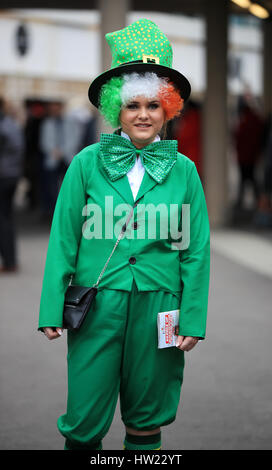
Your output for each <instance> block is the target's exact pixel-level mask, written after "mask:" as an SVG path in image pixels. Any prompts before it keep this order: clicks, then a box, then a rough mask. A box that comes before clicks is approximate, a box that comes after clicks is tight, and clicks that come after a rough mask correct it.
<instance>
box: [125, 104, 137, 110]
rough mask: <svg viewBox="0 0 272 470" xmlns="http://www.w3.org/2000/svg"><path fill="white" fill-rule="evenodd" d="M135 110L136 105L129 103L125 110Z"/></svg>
mask: <svg viewBox="0 0 272 470" xmlns="http://www.w3.org/2000/svg"><path fill="white" fill-rule="evenodd" d="M136 108H137V104H134V103H131V104H128V105H127V109H136Z"/></svg>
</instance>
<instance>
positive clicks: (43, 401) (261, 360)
mask: <svg viewBox="0 0 272 470" xmlns="http://www.w3.org/2000/svg"><path fill="white" fill-rule="evenodd" d="M245 235H246V232H245ZM241 236H243V234H240V237H241ZM217 239H219V243H216V241H217ZM262 240H263V238H262V237H260V239H259V241H260V244H261V243H262ZM266 240H268V242H269V243H271V249H272V241H271V242H270V240H271V239H270V238H269V237H266ZM240 242H241V240H240ZM47 243H48V230H47V229H46V227H44V228H41V229H35V228H33V229H30V230H24V227H22V229H21V231H20V232H19V237H18V249H19V259H20V266H21V271H20V273H18V274H9V275H3V274H0V298H1V303H0V305H1V307H0V308H1V317H0V318H1V320H0V322H1V323H0V324H1V329H0V353H1V369H0V407H1V410H0V416H1V426H0V449H5V450H6V449H14V450H15V449H16V450H18V449H20V450H21V449H22V450H26V449H31V450H38V449H63V438H62V436H61V435H60V434H59V433H58V430H57V427H56V420H57V418H58V416H59V415H60V414H62V413H63V412H64V411H65V405H66V378H67V376H66V333H65V334H64V335H63V337H61V338H60V339H58V340H55V341H48V340H47V339H46V338H45V337H44V336H43V334H42V333H39V332H37V330H36V329H37V321H38V310H39V297H40V291H41V285H42V275H43V266H44V262H45V256H46V249H47ZM224 243H226V244H229V243H230V239H229V238H225V237H224V233H223V236H222V232H221V233H219V234H217V233H216V232H215V233H213V244H214V249H213V250H212V270H211V289H210V302H209V315H208V327H207V338H206V340H205V341H203V342H202V343H200V344H198V345H197V346H196V348H195V349H194V350H192V351H191V352H189V353H186V366H185V375H184V384H183V387H182V391H181V400H180V406H179V410H178V414H177V418H176V421H175V422H174V423H172V424H171V425H169V426H166V427H164V428H162V438H163V449H168V450H171V449H174V450H176V449H179V450H180V449H182V450H187V449H200V450H202V449H203V450H207V449H215V450H217V449H218V450H222V449H242V450H247V449H271V448H272V424H271V423H272V401H271V398H272V374H271V362H272V361H271V359H272V357H271V356H272V355H271V327H272V315H271V313H272V312H271V304H272V302H271V275H270V274H269V270H265V273H262V272H261V271H260V269H258V270H255V269H254V265H253V266H252V265H251V266H248V265H247V264H246V263H244V262H243V258H239V257H238V258H237V259H236V258H235V256H236V254H235V250H234V252H233V256H230V255H229V250H228V251H226V254H225V252H224ZM244 245H245V246H244V259H246V258H247V257H252V256H253V254H252V253H251V251H252V250H251V247H250V245H249V244H248V243H245V244H244ZM240 246H241V248H240V250H243V243H242V244H241V243H240ZM254 246H256V245H254ZM260 246H261V245H260ZM265 247H267V245H265ZM268 255H270V251H269V253H268ZM255 256H257V257H258V248H257V253H255ZM271 259H272V258H271ZM123 437H124V428H123V425H122V422H121V419H120V412H119V407H118V406H117V409H116V413H115V417H114V420H113V423H112V426H111V428H110V431H109V432H108V434H107V436H106V437H105V439H104V441H103V442H104V443H103V446H104V449H106V450H107V449H109V450H112V449H121V448H122V441H123Z"/></svg>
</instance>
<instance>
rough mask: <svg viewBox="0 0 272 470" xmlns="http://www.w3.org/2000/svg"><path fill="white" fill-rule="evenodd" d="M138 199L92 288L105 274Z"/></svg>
mask: <svg viewBox="0 0 272 470" xmlns="http://www.w3.org/2000/svg"><path fill="white" fill-rule="evenodd" d="M140 199H141V198H139V199H138V201H137V202H135V204H134V205H133V207H132V209H131V211H130V213H129V216H128V218H127V220H126V222H125V224H124V225H123V227H122V230H121V232H120V233H119V236H118V238H117V240H116V243H115V245H114V247H113V249H112V252H111V254H110V256H109V257H108V259H107V261H106V263H105V265H104V267H103V269H102V271H101V273H100V274H99V276H98V279H97V281H96V283H95V284H94V285H93V287H97V286H98V284H99V282H100V279H101V278H102V276H103V274H104V272H105V270H106V268H107V266H108V263H109V261H110V259H111V257H112V255H113V253H114V251H115V250H116V248H117V245H118V243H119V242H120V240H121V238H123V236H124V233H125V231H126V229H127V225H128V223H129V221H130V219H131V217H132V214H133V210H134V208H135V207H136V206H137V204H138V202H139V201H140Z"/></svg>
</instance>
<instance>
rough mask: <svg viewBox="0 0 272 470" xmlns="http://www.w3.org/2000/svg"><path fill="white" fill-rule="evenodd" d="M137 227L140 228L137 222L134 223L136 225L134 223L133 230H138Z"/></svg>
mask: <svg viewBox="0 0 272 470" xmlns="http://www.w3.org/2000/svg"><path fill="white" fill-rule="evenodd" d="M137 227H138V223H137V222H134V223H133V230H136V229H137Z"/></svg>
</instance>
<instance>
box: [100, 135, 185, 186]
mask: <svg viewBox="0 0 272 470" xmlns="http://www.w3.org/2000/svg"><path fill="white" fill-rule="evenodd" d="M137 154H139V155H140V156H141V158H142V163H143V165H144V167H145V169H146V171H147V172H148V173H149V175H150V176H151V177H152V178H153V179H154V180H155V181H157V183H162V182H163V181H164V180H165V178H166V177H167V175H168V173H169V171H170V170H171V168H172V167H173V166H174V164H175V163H176V160H177V141H176V140H160V141H158V142H153V143H152V144H149V145H147V146H146V147H143V148H142V149H140V150H139V149H136V147H134V145H133V144H132V142H131V141H130V140H128V139H126V138H125V137H121V136H120V135H117V134H101V139H100V158H101V160H102V163H103V165H104V168H105V170H106V172H107V175H108V176H109V178H110V180H111V181H116V180H117V179H118V178H121V177H122V176H124V175H126V174H127V172H128V171H129V170H130V169H131V168H132V167H133V165H134V163H135V159H136V155H137Z"/></svg>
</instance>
